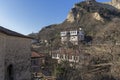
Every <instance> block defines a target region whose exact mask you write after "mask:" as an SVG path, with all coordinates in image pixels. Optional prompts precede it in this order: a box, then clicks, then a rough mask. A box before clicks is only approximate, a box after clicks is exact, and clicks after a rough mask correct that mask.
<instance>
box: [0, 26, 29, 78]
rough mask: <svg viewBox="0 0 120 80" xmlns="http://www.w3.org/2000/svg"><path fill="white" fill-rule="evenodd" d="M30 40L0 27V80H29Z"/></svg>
mask: <svg viewBox="0 0 120 80" xmlns="http://www.w3.org/2000/svg"><path fill="white" fill-rule="evenodd" d="M30 47H31V38H29V37H27V36H24V35H22V34H19V33H16V32H14V31H11V30H8V29H6V28H3V27H1V26H0V80H31V71H30V65H31V48H30Z"/></svg>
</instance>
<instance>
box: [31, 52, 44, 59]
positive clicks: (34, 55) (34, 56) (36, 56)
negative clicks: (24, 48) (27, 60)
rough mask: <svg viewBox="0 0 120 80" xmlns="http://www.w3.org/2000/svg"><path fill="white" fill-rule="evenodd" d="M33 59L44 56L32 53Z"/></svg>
mask: <svg viewBox="0 0 120 80" xmlns="http://www.w3.org/2000/svg"><path fill="white" fill-rule="evenodd" d="M31 57H32V58H41V57H44V55H43V54H42V53H37V52H32V55H31Z"/></svg>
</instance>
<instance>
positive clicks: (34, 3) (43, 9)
mask: <svg viewBox="0 0 120 80" xmlns="http://www.w3.org/2000/svg"><path fill="white" fill-rule="evenodd" d="M80 1H82V0H0V26H3V27H5V28H8V29H10V30H13V31H16V32H19V33H22V34H25V35H27V34H30V33H36V32H38V31H39V30H41V29H42V28H43V27H45V26H48V25H51V24H59V23H62V22H63V21H64V20H65V19H66V17H67V15H68V13H69V11H70V9H71V8H72V7H73V5H74V4H75V3H77V2H80ZM98 1H99V2H103V1H104V2H107V1H110V0H98Z"/></svg>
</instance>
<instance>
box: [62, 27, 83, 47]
mask: <svg viewBox="0 0 120 80" xmlns="http://www.w3.org/2000/svg"><path fill="white" fill-rule="evenodd" d="M83 40H84V31H83V30H82V28H80V29H79V30H73V31H63V32H61V43H62V44H66V43H68V42H71V43H72V44H73V45H78V44H79V42H80V41H83Z"/></svg>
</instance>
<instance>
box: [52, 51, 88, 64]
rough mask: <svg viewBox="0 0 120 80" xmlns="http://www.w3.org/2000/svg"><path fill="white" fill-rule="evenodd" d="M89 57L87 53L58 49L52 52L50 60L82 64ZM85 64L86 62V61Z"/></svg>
mask: <svg viewBox="0 0 120 80" xmlns="http://www.w3.org/2000/svg"><path fill="white" fill-rule="evenodd" d="M89 57H90V55H89V54H87V53H81V52H80V51H79V50H73V49H60V50H56V51H53V52H52V59H55V60H57V62H58V63H60V62H61V61H68V62H70V63H81V64H82V63H83V62H85V61H86V60H88V59H89ZM86 62H87V61H86Z"/></svg>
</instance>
